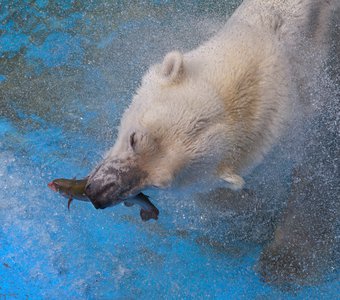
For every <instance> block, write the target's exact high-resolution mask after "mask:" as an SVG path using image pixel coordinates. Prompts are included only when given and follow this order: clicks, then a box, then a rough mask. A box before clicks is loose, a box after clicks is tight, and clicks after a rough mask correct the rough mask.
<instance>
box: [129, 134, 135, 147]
mask: <svg viewBox="0 0 340 300" xmlns="http://www.w3.org/2000/svg"><path fill="white" fill-rule="evenodd" d="M135 145H136V132H133V133H131V135H130V146H131V148H132V149H134V147H135Z"/></svg>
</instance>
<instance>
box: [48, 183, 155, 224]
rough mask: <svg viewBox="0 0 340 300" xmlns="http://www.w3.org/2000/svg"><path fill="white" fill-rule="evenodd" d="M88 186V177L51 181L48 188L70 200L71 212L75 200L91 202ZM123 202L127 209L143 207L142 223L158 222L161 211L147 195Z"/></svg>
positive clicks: (68, 205) (68, 204)
mask: <svg viewBox="0 0 340 300" xmlns="http://www.w3.org/2000/svg"><path fill="white" fill-rule="evenodd" d="M86 184H87V177H85V178H83V179H75V178H74V179H66V178H58V179H54V180H53V181H51V182H50V183H49V184H48V185H47V186H48V187H49V188H50V189H51V190H52V191H54V192H58V193H60V194H61V195H62V196H64V197H66V198H68V203H67V208H68V210H70V205H71V203H72V201H73V199H77V200H81V201H86V202H90V199H89V197H88V196H87V195H86V193H85V187H86ZM122 202H123V203H124V205H125V206H127V207H131V206H133V205H135V204H137V205H139V206H140V207H141V209H140V217H141V219H142V221H149V220H150V219H154V220H158V215H159V210H158V209H157V207H156V206H155V205H154V204H153V203H152V202H151V201H150V200H149V197H148V196H146V195H145V194H143V193H139V194H137V195H136V196H134V197H131V198H128V199H125V200H122Z"/></svg>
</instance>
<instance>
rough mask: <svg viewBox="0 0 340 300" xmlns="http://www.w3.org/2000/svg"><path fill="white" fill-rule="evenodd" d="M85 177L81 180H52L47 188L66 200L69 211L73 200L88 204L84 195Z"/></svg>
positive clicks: (88, 200) (87, 199)
mask: <svg viewBox="0 0 340 300" xmlns="http://www.w3.org/2000/svg"><path fill="white" fill-rule="evenodd" d="M86 184H87V177H86V178H83V179H65V178H58V179H54V180H53V181H51V182H50V183H49V184H48V187H49V188H50V189H51V190H52V191H54V192H58V193H60V194H61V195H62V196H64V197H66V198H68V203H67V208H68V210H70V205H71V203H72V201H73V199H77V200H81V201H87V202H90V199H89V198H88V197H87V195H86V194H85V186H86Z"/></svg>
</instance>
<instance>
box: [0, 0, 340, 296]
mask: <svg viewBox="0 0 340 300" xmlns="http://www.w3.org/2000/svg"><path fill="white" fill-rule="evenodd" d="M14 2H15V3H14ZM51 2H52V1H48V0H45V1H43V0H39V1H36V2H35V4H34V5H33V4H26V2H25V1H22V2H16V1H9V2H2V3H3V4H2V6H1V11H0V22H1V24H0V26H1V28H0V29H1V30H2V31H1V32H0V59H1V62H6V64H3V65H2V66H1V67H0V74H1V75H0V91H1V93H2V95H5V96H4V97H3V98H2V99H0V105H1V107H0V183H1V191H0V221H1V227H0V299H62V298H65V299H150V298H151V299H152V298H154V299H178V298H181V299H183V298H184V299H206V298H213V299H289V298H292V299H336V298H337V297H338V293H337V292H338V290H339V288H340V285H339V282H337V281H334V280H332V281H330V282H324V283H321V284H319V285H315V286H309V287H304V288H301V289H298V290H296V291H294V292H289V291H287V292H284V291H280V290H278V289H275V288H273V287H271V286H269V285H266V284H264V283H263V282H261V281H260V279H259V277H258V276H257V274H256V273H255V271H254V265H255V263H256V261H257V260H258V258H259V255H260V252H261V249H262V246H261V244H257V243H254V242H242V243H241V242H240V241H236V242H235V241H233V243H230V245H229V244H228V243H227V247H222V248H221V247H217V246H214V245H210V244H209V243H204V242H200V241H202V240H204V239H202V237H203V236H204V232H205V229H204V225H203V224H204V222H198V221H197V219H200V218H204V211H202V208H199V207H195V206H193V205H192V203H190V205H189V204H186V203H185V201H184V200H183V199H179V198H178V195H176V196H173V195H171V194H169V193H162V192H155V191H150V196H151V198H152V200H153V202H154V203H155V204H156V206H157V207H158V208H159V210H160V218H159V220H158V221H157V222H156V221H150V222H147V223H145V222H142V221H141V220H140V217H139V212H138V209H137V208H126V207H124V206H117V207H114V208H111V209H106V210H103V211H97V210H95V209H94V208H93V207H92V205H91V204H89V203H84V202H76V201H75V202H73V203H72V205H71V210H70V211H68V210H67V200H66V199H65V198H62V197H60V196H59V195H57V194H54V193H52V192H51V191H50V190H49V189H48V188H47V183H48V182H49V181H51V180H52V179H54V178H57V177H74V176H77V177H79V178H81V177H83V176H85V175H86V174H87V173H88V172H89V171H90V170H91V168H93V167H94V166H95V164H96V163H97V162H98V161H99V160H100V158H101V156H102V155H103V153H104V151H105V150H106V149H107V148H108V147H109V146H110V145H112V144H113V141H114V138H115V135H116V126H117V124H118V121H119V118H120V115H121V113H122V111H123V109H124V108H125V107H126V105H127V104H128V102H129V99H130V98H131V95H132V93H133V91H134V89H135V87H136V86H137V85H138V82H139V79H140V76H141V74H142V73H143V71H144V70H145V68H146V67H147V66H148V64H149V63H150V61H151V60H153V59H154V57H156V58H155V59H159V58H160V57H162V55H163V54H164V53H165V52H166V51H167V50H169V49H171V48H172V47H174V45H175V46H178V47H182V49H185V47H193V46H195V45H197V44H198V43H199V42H200V41H201V40H202V39H204V38H206V37H207V36H209V35H210V34H211V33H212V32H214V31H216V29H217V28H218V26H219V24H220V23H221V22H223V18H224V16H223V15H221V13H220V10H219V9H216V11H214V10H213V9H212V8H211V6H212V4H211V3H210V4H209V5H208V4H202V3H201V4H200V5H199V4H192V5H191V6H190V5H189V4H187V5H182V6H179V5H178V6H176V5H174V4H173V3H172V2H171V1H150V2H145V3H144V4H143V5H145V7H144V8H143V5H141V6H137V7H134V8H132V12H131V11H129V10H128V7H124V5H123V2H120V1H118V2H116V3H115V5H113V6H108V7H106V6H105V5H104V4H103V3H104V2H103V3H102V2H98V4H93V3H92V2H89V3H85V4H84V6H86V7H85V8H86V10H85V11H84V10H82V9H80V8H77V9H76V6H75V4H74V2H73V1H56V2H53V5H52V4H51ZM236 2H237V1H233V2H230V3H229V4H227V8H228V9H229V12H230V11H232V9H233V8H234V7H235V3H236ZM91 3H92V4H91ZM9 4H11V5H9ZM91 5H92V6H91ZM96 5H97V6H96ZM223 7H224V6H223ZM85 8H84V7H83V9H85ZM105 8H107V10H108V11H106V12H105V11H104V10H105ZM137 8H140V11H137V12H136V9H137ZM72 9H74V10H75V11H73V10H72ZM13 10H15V11H16V13H17V14H18V15H15V14H14V15H13V16H12V17H8V16H10V15H11V13H13ZM115 10H117V11H119V14H118V13H117V15H116V14H115ZM181 10H183V11H184V12H185V13H188V12H191V11H193V12H194V13H193V14H195V18H192V19H190V18H183V15H185V13H184V14H183V15H182V12H181ZM172 14H175V15H176V14H177V15H178V16H177V18H178V20H180V21H181V22H183V19H184V20H185V22H186V23H185V24H186V25H187V28H182V27H181V26H178V28H176V26H175V25H174V24H173V23H172ZM206 14H208V15H209V16H210V15H214V16H215V17H216V20H217V21H216V23H214V22H210V21H209V20H206V19H204V16H205V15H206ZM107 16H111V17H112V16H114V17H115V19H112V20H113V21H112V20H111V21H112V22H110V18H108V17H107ZM197 16H200V17H201V19H202V20H204V24H205V25H208V27H209V28H210V31H208V32H206V30H205V29H204V28H205V27H203V29H202V32H200V30H198V31H199V32H198V33H197V36H198V37H197V40H196V39H194V38H189V44H190V45H187V43H188V37H190V35H191V32H192V30H193V28H195V27H193V26H194V25H195V24H197V23H198V21H197V19H196V18H198V17H197ZM21 18H22V19H24V20H26V21H25V24H24V25H22V23H21V22H20V20H21ZM201 19H199V20H201ZM202 22H203V21H202ZM112 23H114V24H113V25H112ZM181 24H183V23H181ZM172 26H174V27H175V28H171V27H172ZM156 31H157V32H156ZM158 31H160V32H158ZM164 35H166V36H167V37H168V38H166V39H164ZM141 37H144V39H143V38H141ZM171 39H172V40H171ZM98 55H99V56H98ZM11 62H12V64H11ZM219 230H220V229H219V228H217V229H216V231H219ZM6 297H7V298H6Z"/></svg>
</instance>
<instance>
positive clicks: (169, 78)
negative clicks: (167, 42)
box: [161, 51, 184, 84]
mask: <svg viewBox="0 0 340 300" xmlns="http://www.w3.org/2000/svg"><path fill="white" fill-rule="evenodd" d="M183 71H184V70H183V55H182V53H180V52H178V51H173V52H170V53H168V54H167V55H166V56H165V58H164V60H163V63H162V67H161V76H162V78H163V79H164V81H165V82H167V83H170V84H171V83H176V82H179V81H180V79H181V78H182V75H183Z"/></svg>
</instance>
